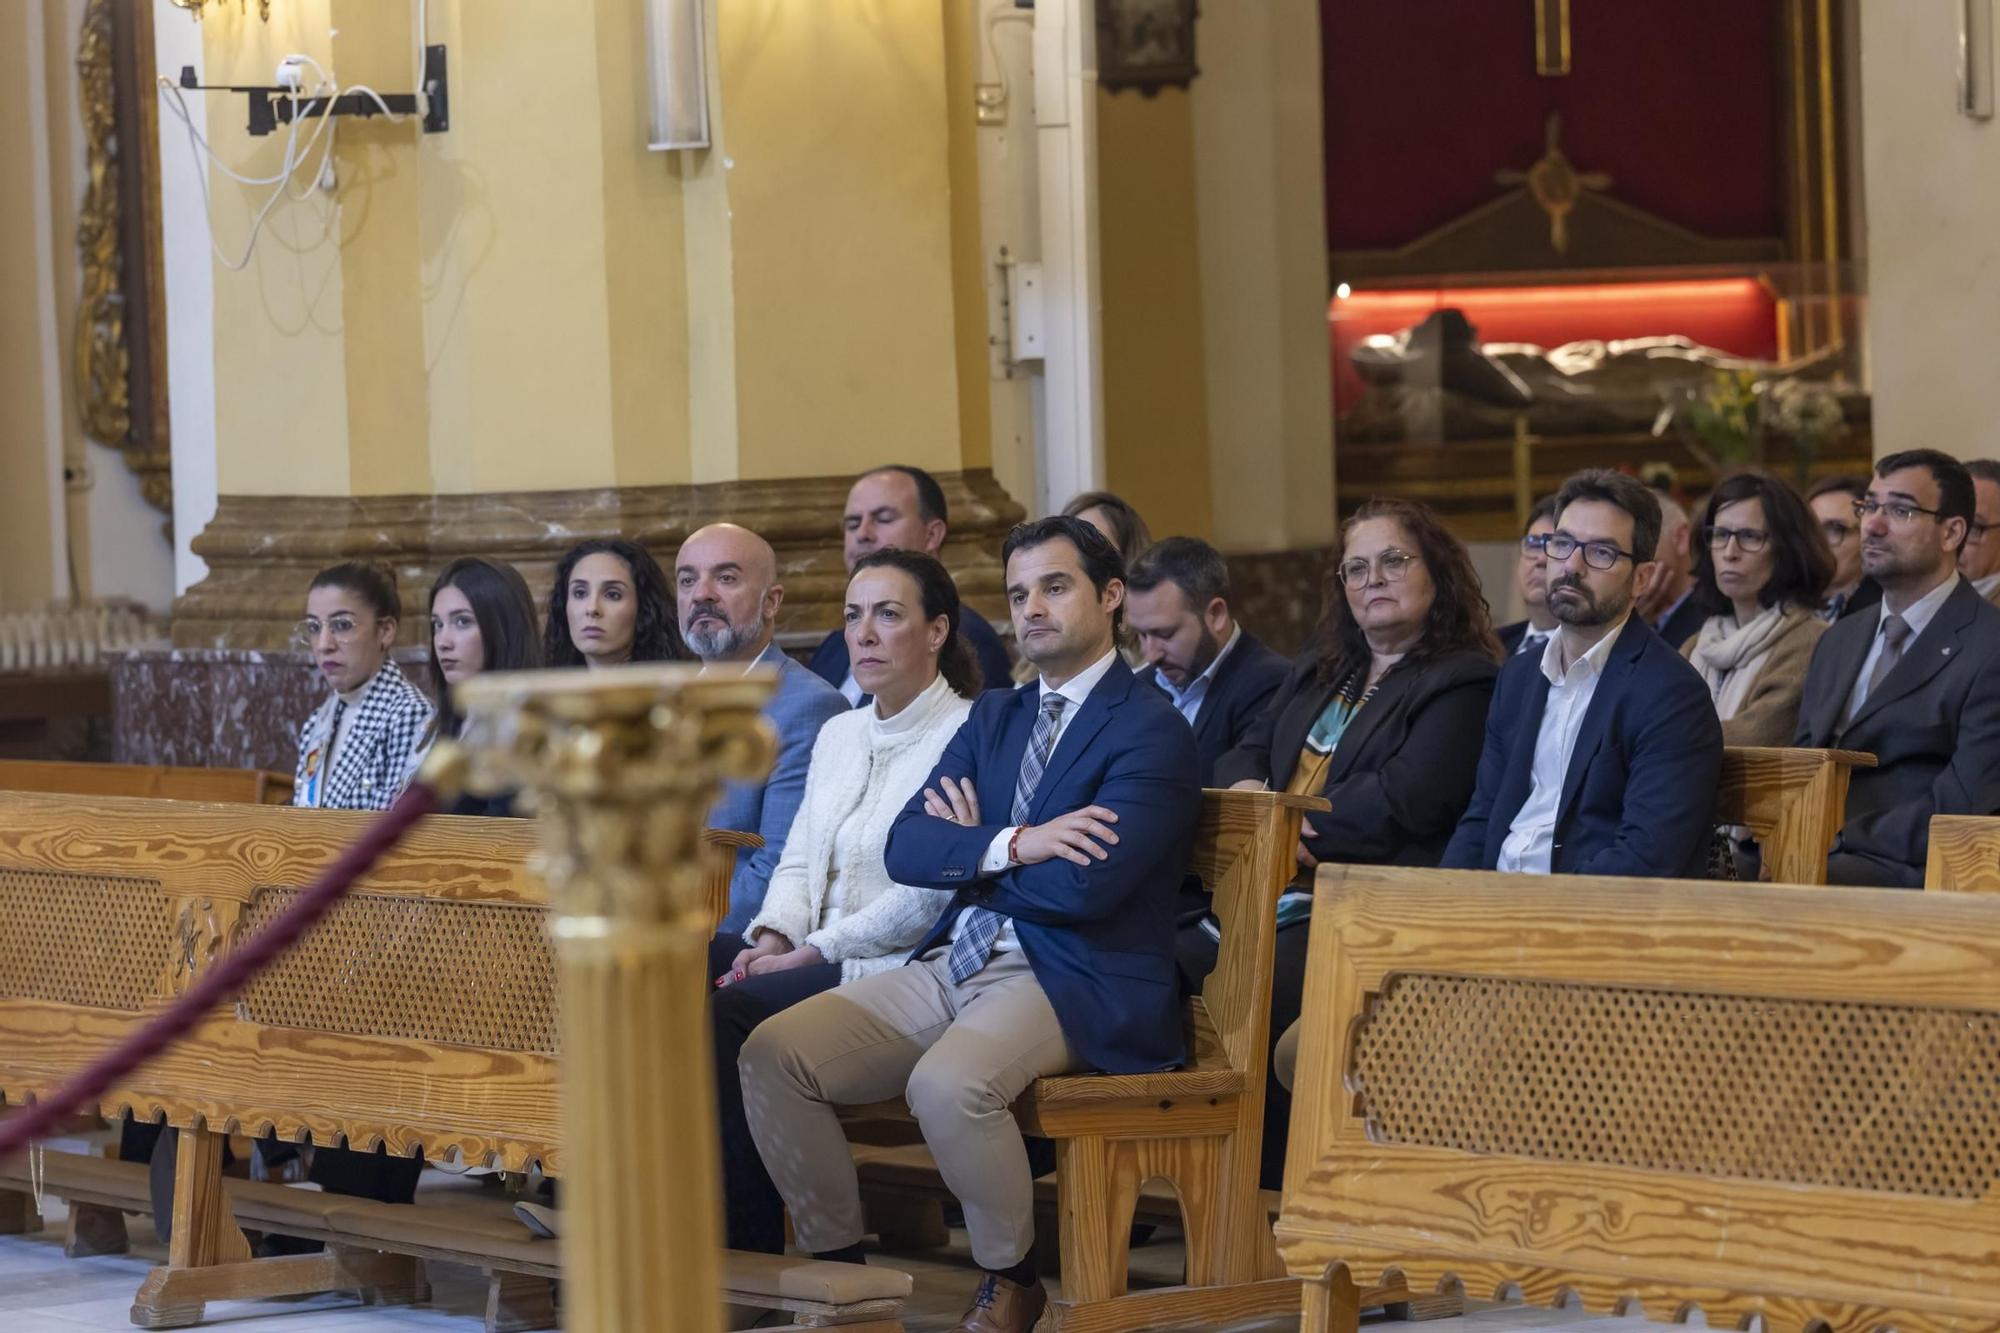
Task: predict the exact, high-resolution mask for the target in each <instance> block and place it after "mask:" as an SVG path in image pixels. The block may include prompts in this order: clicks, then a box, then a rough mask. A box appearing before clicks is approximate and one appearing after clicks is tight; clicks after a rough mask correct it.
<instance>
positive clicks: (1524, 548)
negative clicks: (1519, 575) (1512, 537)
mask: <svg viewBox="0 0 2000 1333" xmlns="http://www.w3.org/2000/svg"><path fill="white" fill-rule="evenodd" d="M1548 545H1549V534H1548V533H1546V532H1531V533H1529V534H1528V535H1527V536H1525V537H1523V538H1521V554H1522V555H1523V556H1526V557H1527V558H1528V559H1530V560H1533V559H1534V558H1535V557H1537V556H1541V555H1546V554H1547V553H1548Z"/></svg>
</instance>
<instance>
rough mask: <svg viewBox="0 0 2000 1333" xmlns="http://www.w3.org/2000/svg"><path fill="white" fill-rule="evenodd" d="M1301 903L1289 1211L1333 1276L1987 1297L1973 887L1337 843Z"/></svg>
mask: <svg viewBox="0 0 2000 1333" xmlns="http://www.w3.org/2000/svg"><path fill="white" fill-rule="evenodd" d="M1314 911H1315V915H1314V923H1313V935H1312V957H1311V962H1310V966H1309V969H1308V974H1307V982H1306V992H1305V1015H1306V1019H1305V1023H1306V1026H1305V1030H1304V1037H1303V1040H1302V1043H1301V1052H1300V1054H1301V1061H1300V1070H1299V1080H1298V1087H1297V1092H1296V1100H1295V1102H1294V1117H1293V1123H1292V1134H1291V1153H1290V1157H1289V1159H1288V1161H1287V1163H1286V1173H1285V1176H1286V1179H1285V1184H1286V1189H1285V1203H1284V1208H1283V1212H1282V1215H1281V1218H1280V1220H1279V1223H1278V1225H1277V1236H1278V1245H1279V1248H1280V1250H1281V1252H1282V1254H1283V1256H1284V1259H1285V1262H1286V1265H1287V1267H1288V1269H1289V1270H1290V1271H1291V1272H1292V1273H1294V1274H1295V1275H1298V1276H1302V1277H1305V1278H1307V1279H1308V1280H1309V1282H1321V1283H1324V1289H1330V1290H1332V1291H1334V1292H1335V1293H1336V1295H1335V1297H1334V1299H1335V1300H1338V1299H1340V1296H1339V1293H1340V1292H1341V1291H1343V1290H1345V1289H1346V1288H1347V1285H1348V1284H1350V1283H1358V1284H1361V1285H1363V1286H1365V1285H1367V1284H1370V1283H1373V1282H1375V1281H1376V1280H1377V1279H1378V1278H1379V1277H1380V1276H1381V1275H1382V1274H1383V1273H1384V1272H1385V1271H1387V1270H1394V1271H1398V1272H1401V1273H1402V1274H1404V1275H1405V1276H1406V1277H1407V1278H1408V1280H1409V1284H1410V1286H1411V1288H1412V1289H1414V1290H1417V1291H1429V1290H1434V1289H1436V1288H1437V1287H1438V1285H1439V1284H1440V1283H1457V1284H1460V1285H1462V1288H1463V1290H1464V1292H1465V1294H1466V1295H1467V1296H1469V1297H1477V1298H1481V1299H1490V1298H1496V1297H1498V1296H1500V1295H1501V1294H1502V1293H1507V1294H1512V1293H1513V1291H1514V1289H1516V1288H1518V1292H1519V1294H1520V1296H1522V1297H1524V1298H1525V1299H1526V1300H1528V1301H1530V1302H1534V1303H1537V1304H1543V1305H1555V1304H1558V1303H1575V1302H1580V1304H1581V1306H1582V1308H1583V1309H1585V1310H1588V1311H1591V1312H1594V1313H1605V1314H1609V1313H1614V1312H1621V1313H1622V1312H1629V1311H1631V1310H1632V1308H1633V1307H1634V1306H1635V1305H1636V1306H1637V1307H1639V1308H1640V1309H1642V1310H1643V1312H1644V1313H1645V1314H1646V1315H1647V1316H1648V1317H1650V1318H1652V1319H1655V1320H1662V1321H1667V1320H1673V1319H1676V1318H1677V1317H1680V1316H1681V1315H1682V1313H1683V1312H1684V1311H1685V1310H1686V1309H1687V1308H1688V1307H1689V1306H1691V1305H1692V1306H1699V1307H1700V1309H1701V1311H1702V1312H1703V1314H1704V1315H1705V1317H1706V1320H1707V1324H1708V1326H1709V1327H1711V1328H1722V1327H1730V1328H1738V1327H1744V1326H1745V1322H1744V1321H1746V1320H1748V1319H1749V1317H1750V1316H1751V1315H1753V1314H1756V1315H1761V1316H1762V1317H1763V1319H1764V1321H1765V1323H1766V1327H1767V1328H1768V1329H1769V1330H1770V1331H1771V1333H1795V1331H1797V1330H1802V1329H1806V1328H1809V1327H1811V1326H1812V1325H1813V1324H1814V1322H1815V1321H1822V1320H1823V1321H1824V1322H1825V1323H1826V1325H1827V1326H1828V1327H1829V1328H1830V1329H1831V1330H1833V1333H1871V1331H1872V1330H1874V1329H1876V1328H1877V1327H1878V1326H1893V1327H1895V1328H1898V1329H1901V1330H1905V1333H1909V1331H1911V1330H1943V1329H1947V1328H1952V1329H1969V1328H1975V1327H1978V1328H1992V1327H1995V1326H1996V1325H2000V1283H1996V1282H1995V1280H1994V1275H1993V1267H1992V1256H1993V1255H1994V1254H1995V1253H1996V1252H2000V1096H1996V1088H2000V918H1996V917H1995V916H1994V915H1993V913H1992V912H1991V911H1990V909H1988V908H1987V907H1986V905H1985V904H1983V903H1978V902H1972V901H1966V900H1964V899H1961V898H1955V897H1950V896H1946V895H1908V894H1895V893H1884V892H1882V891H1879V890H1871V889H1813V890H1810V891H1804V890H1800V889H1798V888H1794V887H1787V886H1765V885H1742V886H1722V885H1714V884H1696V883H1678V882H1672V881H1658V880H1651V881H1633V880H1592V879H1586V878H1582V877H1570V876H1556V877H1538V876H1526V875H1510V876H1500V875H1489V874H1483V873H1476V872H1447V871H1434V870H1429V871H1419V870H1391V869H1376V868H1341V867H1327V868H1323V869H1322V870H1321V872H1320V879H1319V890H1318V900H1317V902H1316V904H1315V909H1314ZM1307 1290H1308V1298H1307V1299H1308V1321H1307V1322H1308V1326H1309V1327H1310V1326H1313V1317H1312V1302H1313V1300H1314V1296H1313V1294H1312V1293H1313V1292H1314V1290H1315V1288H1314V1287H1313V1286H1310V1285H1309V1287H1308V1289H1307ZM1572 1297H1573V1298H1574V1300H1573V1301H1572ZM1332 1322H1333V1324H1334V1325H1336V1326H1337V1325H1338V1324H1339V1322H1340V1321H1339V1318H1338V1317H1337V1316H1335V1317H1333V1319H1332ZM1321 1326H1324V1325H1321ZM1349 1327H1351V1325H1350V1326H1349Z"/></svg>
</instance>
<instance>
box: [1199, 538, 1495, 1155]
mask: <svg viewBox="0 0 2000 1333" xmlns="http://www.w3.org/2000/svg"><path fill="white" fill-rule="evenodd" d="M1499 660H1500V644H1499V641H1498V640H1497V639H1495V638H1494V636H1493V622H1492V618H1491V616H1490V614H1489V613H1488V611H1487V607H1486V598H1485V595H1484V593H1483V592H1482V591H1481V590H1480V586H1479V577H1478V575H1477V574H1475V573H1474V572H1473V568H1472V559H1471V557H1470V556H1469V555H1467V554H1466V550H1465V547H1464V546H1463V545H1462V544H1461V543H1460V542H1459V540H1458V539H1457V538H1456V537H1454V536H1452V535H1451V533H1450V532H1449V531H1447V530H1446V529H1445V526H1444V524H1443V523H1442V522H1440V521H1439V519H1438V516H1437V515H1436V514H1434V513H1433V512H1431V510H1430V509H1429V508H1428V507H1427V506H1425V505H1421V504H1416V503H1413V502H1411V501H1407V500H1370V501H1369V502H1368V503H1367V504H1365V505H1363V506H1361V508H1360V509H1358V510H1356V511H1355V512H1354V514H1353V516H1352V517H1350V518H1349V519H1348V520H1347V522H1346V523H1344V524H1343V525H1342V526H1341V529H1340V537H1339V539H1338V541H1337V542H1336V543H1335V546H1334V553H1333V567H1332V569H1331V571H1330V572H1329V575H1328V579H1327V595H1326V609H1325V611H1324V613H1323V614H1322V617H1321V620H1320V627H1319V630H1318V633H1317V636H1316V639H1315V642H1314V645H1313V647H1312V650H1311V651H1310V652H1309V653H1308V654H1306V655H1305V656H1303V657H1302V658H1301V659H1300V660H1299V662H1298V663H1297V664H1295V665H1294V667H1293V669H1292V672H1291V675H1290V676H1288V677H1287V678H1286V680H1285V683H1284V684H1283V685H1280V686H1279V687H1278V692H1277V693H1276V694H1275V695H1273V696H1272V698H1271V702H1270V703H1269V704H1268V705H1267V706H1266V707H1265V709H1264V711H1263V713H1262V714H1260V715H1259V716H1258V718H1257V720H1256V722H1254V723H1252V724H1251V727H1250V730H1249V731H1248V732H1246V733H1245V734H1244V737H1243V740H1242V742H1241V743H1240V744H1238V746H1237V747H1236V748H1235V749H1234V750H1231V751H1230V752H1229V753H1228V754H1226V755H1224V756H1222V758H1221V759H1219V760H1217V761H1216V765H1215V781H1216V783H1217V785H1229V786H1234V787H1239V788H1254V789H1259V790H1262V789H1266V788H1271V789H1276V790H1279V791H1289V792H1295V793H1298V794H1300V795H1309V796H1324V797H1326V798H1327V799H1328V800H1330V801H1331V802H1332V803H1333V809H1332V810H1330V811H1327V812H1325V813H1323V814H1315V815H1313V816H1312V817H1311V818H1310V819H1308V820H1307V821H1306V826H1305V829H1304V836H1303V837H1302V838H1301V840H1300V842H1299V847H1298V862H1299V876H1300V878H1299V881H1298V882H1297V883H1296V884H1295V885H1294V886H1293V888H1292V890H1291V891H1289V892H1287V893H1286V894H1285V895H1284V897H1283V898H1282V899H1280V901H1279V905H1278V944H1277V960H1276V962H1277V972H1276V979H1275V985H1274V986H1273V989H1272V996H1271V1033H1272V1035H1273V1036H1274V1037H1275V1036H1277V1035H1278V1034H1281V1033H1283V1032H1284V1031H1285V1029H1286V1028H1288V1027H1290V1026H1291V1024H1292V1022H1293V1020H1295V1019H1296V1018H1297V1017H1298V1016H1299V1005H1300V995H1301V992H1302V990H1303V987H1304V983H1305V962H1306V919H1307V915H1308V913H1309V911H1310V909H1311V901H1312V900H1311V879H1310V877H1311V874H1312V870H1313V868H1314V867H1315V866H1317V865H1318V864H1319V863H1320V862H1321V861H1336V862H1346V863H1350V864H1386V865H1418V866H1423V865H1436V864H1437V863H1438V859H1439V858H1440V857H1441V856H1442V855H1443V854H1444V848H1445V844H1446V843H1447V842H1449V841H1450V839H1451V833H1452V829H1453V828H1455V827H1456V826H1457V824H1458V819H1459V816H1460V815H1462V814H1463V813H1465V807H1466V805H1467V804H1468V803H1470V801H1471V800H1472V790H1473V784H1474V779H1475V776H1476V770H1477V766H1478V763H1479V744H1480V739H1481V737H1483V736H1484V735H1485V729H1486V707H1487V705H1488V704H1489V703H1490V702H1491V701H1492V698H1493V682H1494V677H1495V676H1497V675H1498V674H1499V666H1498V663H1499ZM1215 947H1216V946H1215V940H1214V937H1213V931H1212V923H1210V922H1207V921H1204V922H1202V923H1201V924H1199V925H1196V926H1193V927H1189V928H1187V929H1184V930H1183V931H1182V932H1181V945H1180V955H1181V962H1182V966H1183V968H1185V969H1186V970H1187V971H1188V972H1189V973H1190V974H1192V975H1198V976H1205V975H1206V974H1207V972H1208V971H1209V969H1210V968H1212V967H1213V966H1214V959H1215ZM1290 1115H1291V1097H1290V1095H1289V1094H1288V1093H1286V1092H1285V1091H1284V1090H1283V1089H1282V1088H1279V1087H1276V1086H1274V1087H1272V1088H1271V1089H1270V1090H1269V1095H1268V1096H1267V1099H1266V1101H1265V1103H1264V1169H1263V1175H1264V1181H1265V1185H1266V1188H1276V1187H1277V1185H1278V1182H1279V1177H1280V1176H1281V1174H1282V1172H1283V1166H1284V1160H1285V1129H1286V1126H1287V1125H1288V1123H1289V1121H1290Z"/></svg>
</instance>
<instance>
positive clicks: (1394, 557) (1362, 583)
mask: <svg viewBox="0 0 2000 1333" xmlns="http://www.w3.org/2000/svg"><path fill="white" fill-rule="evenodd" d="M1415 563H1417V558H1416V557H1415V556H1413V555H1411V554H1410V553H1409V552H1408V551H1399V550H1397V549H1395V548H1394V547H1390V548H1389V549H1388V550H1386V551H1384V552H1382V554H1381V555H1379V556H1377V557H1376V558H1375V561H1374V563H1372V564H1371V563H1369V562H1368V561H1366V560H1363V559H1362V558H1361V557H1359V556H1356V557H1355V558H1354V559H1352V560H1344V561H1342V562H1341V565H1340V584H1341V586H1342V587H1344V588H1365V587H1367V586H1368V584H1369V581H1370V578H1371V577H1372V575H1373V573H1374V572H1375V571H1376V570H1380V571H1381V573H1382V581H1383V582H1384V583H1401V582H1402V581H1403V580H1404V579H1406V578H1408V577H1409V574H1410V566H1411V565H1414V564H1415Z"/></svg>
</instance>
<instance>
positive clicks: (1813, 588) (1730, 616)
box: [1681, 472, 1833, 745]
mask: <svg viewBox="0 0 2000 1333" xmlns="http://www.w3.org/2000/svg"><path fill="white" fill-rule="evenodd" d="M1832 573H1833V552H1832V551H1831V550H1829V549H1828V548H1827V545H1826V538H1825V536H1824V535H1823V534H1822V533H1821V532H1820V528H1819V524H1818V523H1816V522H1814V521H1813V517H1812V513H1811V511H1809V510H1808V509H1807V508H1806V505H1805V501H1803V500H1801V499H1800V498H1799V497H1798V494H1797V492H1795V491H1793V490H1792V489H1791V487H1789V486H1787V485H1785V483H1783V482H1782V481H1779V480H1777V479H1776V478H1773V477H1768V476H1765V475H1763V474H1761V473H1755V472H1745V473H1740V474H1738V475H1737V476H1734V477H1731V478H1729V479H1728V480H1726V481H1724V482H1723V483H1722V484H1721V485H1720V486H1718V487H1716V489H1715V494H1714V495H1713V496H1711V497H1710V498H1709V502H1708V505H1707V507H1706V508H1705V509H1704V510H1703V513H1702V520H1701V527H1700V529H1699V531H1698V533H1697V539H1696V542H1695V580H1696V586H1695V596H1697V597H1699V598H1701V599H1702V600H1703V601H1704V603H1705V604H1706V606H1707V608H1708V610H1709V611H1710V615H1709V617H1708V619H1707V620H1706V621H1704V622H1703V623H1702V627H1701V631H1700V632H1699V633H1698V634H1696V635H1695V636H1694V638H1692V639H1690V640H1688V642H1687V644H1686V645H1685V646H1684V647H1683V648H1682V650H1681V651H1682V653H1683V655H1684V656H1686V658H1687V659H1688V661H1690V662H1691V663H1693V664H1694V667H1695V669H1696V670H1697V671H1699V672H1701V675H1702V679H1703V680H1705V681H1707V682H1708V689H1709V693H1710V694H1711V695H1712V696H1713V697H1714V699H1715V711H1716V714H1717V715H1718V716H1719V717H1720V718H1721V719H1722V738H1723V741H1724V743H1726V744H1729V745H1788V744H1790V743H1791V740H1792V735H1793V733H1794V732H1795V731H1796V730H1797V729H1798V722H1799V697H1800V695H1801V693H1802V692H1803V690H1804V688H1805V678H1806V668H1807V666H1808V665H1810V664H1811V662H1812V654H1813V648H1814V646H1815V645H1816V644H1817V643H1818V642H1819V636H1820V635H1821V634H1823V633H1825V632H1826V623H1825V622H1824V621H1822V620H1821V619H1820V618H1819V616H1818V615H1817V614H1816V611H1817V609H1818V607H1819V604H1820V600H1821V597H1822V594H1823V593H1824V591H1825V588H1826V581H1827V579H1828V578H1829V577H1831V575H1832Z"/></svg>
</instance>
